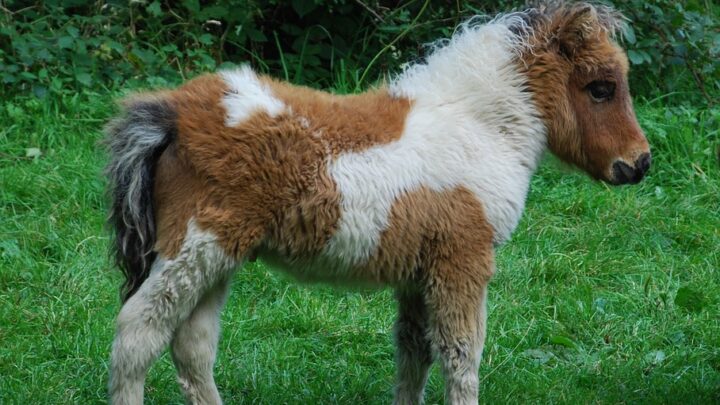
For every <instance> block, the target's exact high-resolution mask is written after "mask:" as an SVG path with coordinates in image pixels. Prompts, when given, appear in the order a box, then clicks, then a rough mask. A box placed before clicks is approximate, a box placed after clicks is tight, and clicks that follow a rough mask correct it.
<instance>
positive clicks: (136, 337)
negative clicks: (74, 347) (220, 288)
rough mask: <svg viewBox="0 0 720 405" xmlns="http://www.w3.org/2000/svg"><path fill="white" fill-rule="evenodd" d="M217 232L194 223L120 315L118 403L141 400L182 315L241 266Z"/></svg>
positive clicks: (113, 388) (115, 359)
mask: <svg viewBox="0 0 720 405" xmlns="http://www.w3.org/2000/svg"><path fill="white" fill-rule="evenodd" d="M236 264H237V263H236V261H235V260H234V259H233V258H232V257H230V256H228V255H227V254H226V253H225V251H224V250H223V249H222V248H221V247H220V246H219V245H218V244H217V238H216V237H215V235H213V234H212V233H211V232H208V231H204V230H201V229H200V228H199V227H198V226H197V224H196V223H195V220H194V219H191V220H190V221H189V222H188V226H187V233H186V235H185V240H184V242H183V245H182V247H181V249H180V252H179V253H178V255H177V256H176V257H175V258H173V259H163V258H159V257H158V258H157V259H156V260H155V262H154V263H153V266H152V269H151V271H150V275H149V276H148V278H147V280H145V281H144V282H143V283H142V285H141V286H140V289H138V291H137V292H136V293H135V294H134V295H133V296H132V297H130V298H129V299H128V301H127V302H126V303H125V304H124V305H123V307H122V310H121V311H120V314H119V315H118V318H117V333H116V335H115V340H114V341H113V349H112V359H111V368H110V370H111V371H110V376H111V378H110V396H111V402H112V403H141V402H142V392H143V389H142V388H143V380H144V378H145V375H146V373H147V369H148V368H149V367H150V364H152V362H153V361H154V360H155V359H156V358H157V356H158V355H159V354H160V353H161V352H162V350H163V349H164V348H165V346H167V345H168V343H169V342H170V339H171V338H172V336H173V333H174V331H175V329H176V328H177V326H178V324H179V322H180V321H181V320H184V319H186V318H187V317H188V316H189V315H190V313H191V311H192V310H193V309H194V308H195V306H196V305H197V303H198V301H199V299H200V298H201V297H202V295H203V294H204V293H205V292H207V291H208V290H209V289H210V288H211V287H212V286H214V285H215V284H216V283H217V282H218V281H220V280H222V279H226V278H227V277H228V276H229V273H230V272H231V271H232V269H233V268H234V267H235V266H236Z"/></svg>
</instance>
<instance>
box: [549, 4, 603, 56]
mask: <svg viewBox="0 0 720 405" xmlns="http://www.w3.org/2000/svg"><path fill="white" fill-rule="evenodd" d="M561 20H562V21H560V24H559V25H558V31H557V33H556V37H555V38H556V40H557V44H558V49H559V51H560V53H561V54H562V55H563V56H565V57H567V58H572V57H573V56H574V55H575V54H576V53H577V51H578V50H579V49H581V48H582V47H583V46H584V45H585V41H586V40H588V39H589V38H591V37H592V36H594V35H597V34H598V30H599V28H600V25H599V21H598V13H597V10H596V9H595V7H594V6H592V5H590V4H583V5H579V6H577V7H572V8H571V9H570V10H568V11H567V12H566V13H564V15H563V16H562V17H561Z"/></svg>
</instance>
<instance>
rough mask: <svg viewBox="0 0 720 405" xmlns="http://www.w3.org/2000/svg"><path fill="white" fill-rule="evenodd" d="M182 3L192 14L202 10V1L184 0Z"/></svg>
mask: <svg viewBox="0 0 720 405" xmlns="http://www.w3.org/2000/svg"><path fill="white" fill-rule="evenodd" d="M182 4H183V6H185V8H186V9H187V10H188V11H189V12H190V14H197V13H198V12H199V11H200V2H199V1H198V0H183V2H182Z"/></svg>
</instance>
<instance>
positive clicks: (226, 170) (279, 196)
mask: <svg viewBox="0 0 720 405" xmlns="http://www.w3.org/2000/svg"><path fill="white" fill-rule="evenodd" d="M261 80H263V81H264V82H265V83H267V84H268V86H269V87H270V88H271V89H272V91H273V92H274V93H275V94H274V95H275V96H276V97H277V98H279V99H280V100H282V101H283V102H285V103H286V104H287V105H288V106H289V107H290V108H288V109H286V110H285V111H283V112H281V113H280V114H278V115H277V116H275V117H270V116H269V115H268V114H267V113H265V112H263V111H260V112H258V113H256V114H254V115H252V116H251V117H249V118H248V119H246V120H244V121H242V122H240V123H238V124H237V125H235V126H233V127H227V126H225V118H226V115H227V112H226V110H225V108H224V107H223V105H222V103H221V102H222V99H223V97H224V96H225V94H226V91H227V86H226V84H225V82H224V81H223V80H222V78H221V77H220V76H218V75H205V76H201V77H198V78H196V79H194V80H191V81H190V82H188V83H186V84H185V85H183V86H182V87H180V88H178V89H177V90H175V91H174V92H172V93H170V95H169V98H170V99H171V100H172V103H173V105H174V107H175V109H176V111H177V116H178V121H177V141H176V145H175V146H174V147H173V148H169V149H168V150H167V151H166V153H164V154H163V156H162V158H161V159H160V162H159V163H158V166H159V167H158V174H157V177H156V199H157V200H158V201H160V203H159V207H158V209H157V212H158V230H159V231H160V233H159V238H161V240H159V241H158V243H157V248H158V250H159V251H160V252H161V253H162V254H163V255H164V256H166V257H172V256H174V255H175V254H177V252H178V251H179V248H180V246H181V245H182V241H183V238H184V236H185V231H186V225H185V224H187V222H188V221H189V220H190V218H192V217H195V219H196V220H197V221H198V224H199V225H200V226H201V228H203V229H208V230H211V231H212V232H213V233H214V234H215V235H217V236H218V239H219V241H220V243H221V245H222V246H223V247H225V249H226V250H227V251H228V253H229V254H231V255H232V256H234V257H236V258H240V257H242V256H245V255H248V254H252V250H253V249H254V248H256V247H258V246H259V245H260V244H261V243H266V244H267V245H268V246H269V247H271V248H273V249H275V250H277V251H278V252H279V253H280V254H282V255H283V256H287V257H299V256H310V255H316V254H318V253H319V252H320V251H321V250H322V248H323V247H324V246H325V244H326V243H327V241H328V240H329V239H330V237H331V236H332V234H333V233H334V232H335V229H336V227H337V222H338V220H339V217H340V203H339V202H340V195H339V193H338V191H337V189H336V186H335V184H334V182H333V181H332V179H331V178H330V177H329V175H328V170H327V164H328V161H329V159H330V157H331V155H337V154H340V153H342V152H348V151H357V150H361V149H364V148H368V147H371V146H373V145H377V144H383V143H387V142H391V141H393V140H395V139H398V138H399V137H400V136H401V134H402V131H403V128H404V123H405V118H406V116H407V113H408V110H409V108H410V102H409V101H408V100H406V99H396V98H392V97H390V95H389V94H388V93H387V91H385V90H375V91H372V92H369V93H365V94H361V95H356V96H336V95H332V94H329V93H324V92H320V91H315V90H312V89H309V88H304V87H296V86H292V85H289V84H285V83H280V82H276V81H273V80H271V79H268V78H261Z"/></svg>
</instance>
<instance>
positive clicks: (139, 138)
mask: <svg viewBox="0 0 720 405" xmlns="http://www.w3.org/2000/svg"><path fill="white" fill-rule="evenodd" d="M175 118H176V113H175V109H174V107H173V106H172V104H171V103H170V101H168V100H166V99H164V98H162V97H160V96H153V97H150V98H148V97H146V98H141V99H130V100H127V101H126V102H125V103H123V112H122V113H121V114H120V116H119V117H118V118H115V119H114V120H112V121H111V122H110V123H109V124H108V125H107V127H106V128H105V133H106V144H107V149H108V152H109V155H110V156H109V157H110V162H109V163H108V166H107V169H106V173H107V176H108V179H109V183H110V184H109V186H110V199H111V203H110V216H109V223H110V226H111V227H112V230H113V234H114V238H115V242H114V243H113V245H112V250H113V255H114V256H115V261H116V262H117V265H118V267H120V269H121V270H122V272H123V273H124V275H125V283H124V284H123V288H122V292H121V296H122V300H123V301H126V300H127V299H128V298H130V297H131V296H132V295H133V294H134V293H135V291H137V289H138V288H139V287H140V285H141V284H142V282H143V281H144V280H145V279H146V278H147V276H148V274H149V272H150V267H151V266H152V263H153V261H154V260H155V257H156V255H157V253H156V252H154V251H153V245H154V244H155V241H156V230H155V214H154V205H153V187H154V178H155V167H156V162H157V160H158V158H159V157H160V154H161V153H162V152H163V151H164V150H165V148H166V147H167V146H168V144H170V142H172V140H173V139H174V138H175V136H176V125H175Z"/></svg>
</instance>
